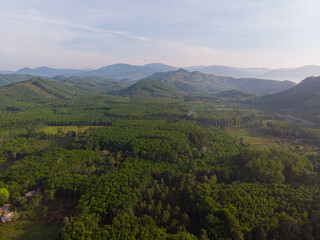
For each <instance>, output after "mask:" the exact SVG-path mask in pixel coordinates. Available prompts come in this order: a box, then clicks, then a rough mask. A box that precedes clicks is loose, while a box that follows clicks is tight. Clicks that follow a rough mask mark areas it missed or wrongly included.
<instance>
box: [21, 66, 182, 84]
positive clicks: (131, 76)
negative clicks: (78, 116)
mask: <svg viewBox="0 0 320 240" xmlns="http://www.w3.org/2000/svg"><path fill="white" fill-rule="evenodd" d="M176 69H177V68H175V67H172V66H169V65H165V64H162V63H151V64H147V65H144V66H136V65H130V64H122V63H120V64H113V65H109V66H105V67H102V68H99V69H95V70H91V69H82V70H77V69H55V68H49V67H39V68H34V69H31V68H23V69H20V70H18V71H16V72H15V73H17V74H29V75H33V76H40V77H49V78H52V77H56V76H64V77H71V76H77V77H88V76H95V77H104V78H109V79H115V80H123V79H128V80H138V79H141V78H144V77H147V76H149V75H151V74H153V73H155V72H164V71H172V70H176Z"/></svg>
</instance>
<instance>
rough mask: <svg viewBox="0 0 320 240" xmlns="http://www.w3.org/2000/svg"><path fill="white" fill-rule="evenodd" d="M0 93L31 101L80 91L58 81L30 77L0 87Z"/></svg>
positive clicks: (59, 96)
mask: <svg viewBox="0 0 320 240" xmlns="http://www.w3.org/2000/svg"><path fill="white" fill-rule="evenodd" d="M0 93H2V94H5V95H6V96H8V97H10V98H13V99H16V100H23V101H33V100H41V99H67V98H71V97H75V96H79V95H80V94H81V91H80V90H79V89H77V88H75V87H73V86H68V85H67V84H64V83H61V82H58V81H53V80H48V79H43V78H32V79H30V80H27V81H24V82H20V83H15V84H10V85H7V86H5V87H2V88H1V89H0Z"/></svg>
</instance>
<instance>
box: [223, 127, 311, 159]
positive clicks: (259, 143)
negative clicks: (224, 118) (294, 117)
mask: <svg viewBox="0 0 320 240" xmlns="http://www.w3.org/2000/svg"><path fill="white" fill-rule="evenodd" d="M226 131H227V132H228V133H230V134H232V135H233V136H236V137H237V138H238V139H240V138H242V139H243V142H244V143H248V144H250V146H251V147H253V148H256V149H270V148H274V147H283V148H286V149H289V150H290V151H294V152H297V153H299V154H301V155H308V154H312V153H315V152H316V151H317V147H316V146H312V145H308V144H305V143H295V142H294V140H293V139H287V138H278V137H273V136H270V135H267V134H265V133H264V132H263V131H262V130H261V129H256V128H239V127H232V128H228V129H226Z"/></svg>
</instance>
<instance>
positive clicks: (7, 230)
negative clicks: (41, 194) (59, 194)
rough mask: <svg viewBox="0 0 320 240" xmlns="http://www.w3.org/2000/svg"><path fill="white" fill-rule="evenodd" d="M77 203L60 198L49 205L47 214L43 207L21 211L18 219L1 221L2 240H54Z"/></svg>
mask: <svg viewBox="0 0 320 240" xmlns="http://www.w3.org/2000/svg"><path fill="white" fill-rule="evenodd" d="M75 205H76V202H74V201H67V200H58V201H54V202H51V203H49V204H48V205H47V207H48V210H47V211H46V214H44V213H43V210H42V207H41V206H40V207H38V208H36V209H35V210H27V211H19V212H18V214H17V217H16V220H13V221H11V222H8V223H5V224H3V223H0V240H4V239H5V240H9V239H10V240H12V239H16V240H18V239H19V240H54V239H58V238H59V231H60V229H61V227H62V226H63V220H64V218H65V217H69V216H70V215H71V214H72V212H73V210H74V207H75Z"/></svg>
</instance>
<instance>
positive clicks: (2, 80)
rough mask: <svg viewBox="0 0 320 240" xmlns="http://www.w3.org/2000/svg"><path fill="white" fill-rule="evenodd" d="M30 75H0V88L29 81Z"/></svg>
mask: <svg viewBox="0 0 320 240" xmlns="http://www.w3.org/2000/svg"><path fill="white" fill-rule="evenodd" d="M30 78H31V76H30V75H24V74H0V86H5V85H8V84H11V83H17V82H22V81H25V80H27V79H30Z"/></svg>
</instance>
